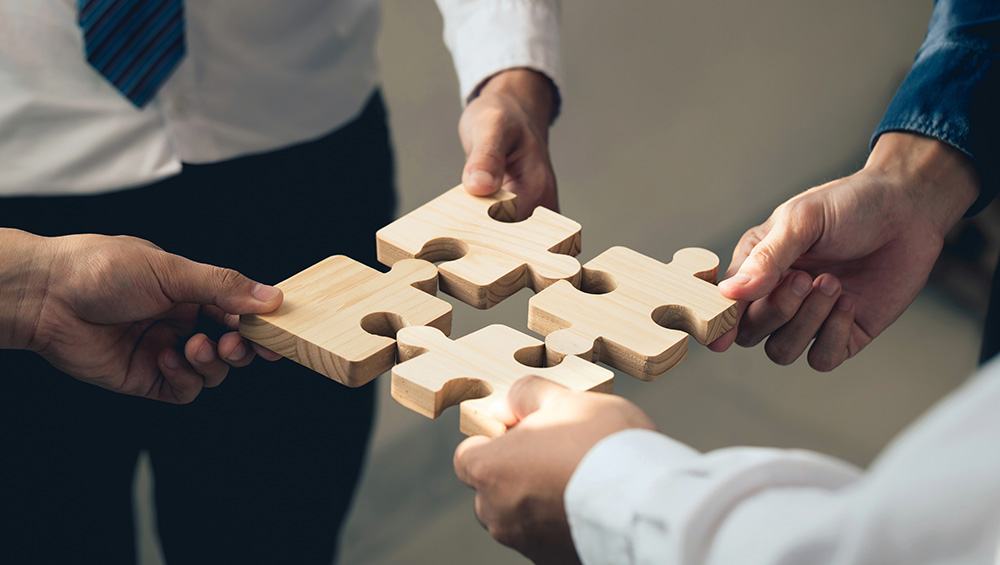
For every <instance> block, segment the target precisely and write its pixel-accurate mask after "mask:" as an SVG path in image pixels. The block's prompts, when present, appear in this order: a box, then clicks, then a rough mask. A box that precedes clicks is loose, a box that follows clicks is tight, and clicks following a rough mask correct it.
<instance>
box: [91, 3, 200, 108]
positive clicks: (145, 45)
mask: <svg viewBox="0 0 1000 565" xmlns="http://www.w3.org/2000/svg"><path fill="white" fill-rule="evenodd" d="M77 1H78V3H79V13H78V21H79V23H80V27H81V28H83V38H84V43H85V45H86V51H87V61H88V62H90V64H91V66H93V67H94V68H95V69H97V71H98V72H100V73H101V74H102V75H104V77H105V78H107V79H108V81H110V82H111V84H113V85H115V87H116V88H118V90H120V91H121V92H122V94H124V95H125V96H126V97H127V98H128V99H129V100H131V101H132V103H133V104H135V105H136V107H137V108H142V107H143V106H145V105H146V103H147V102H149V100H150V99H151V98H153V96H155V95H156V91H157V90H158V89H159V88H160V85H162V84H163V83H164V82H165V81H166V80H167V78H168V77H169V76H170V73H171V71H173V70H174V68H175V67H177V64H178V63H179V62H180V60H181V58H183V57H184V52H185V46H184V0H77Z"/></svg>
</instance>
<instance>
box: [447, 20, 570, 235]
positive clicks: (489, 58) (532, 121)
mask: <svg viewBox="0 0 1000 565" xmlns="http://www.w3.org/2000/svg"><path fill="white" fill-rule="evenodd" d="M438 6H439V8H440V9H441V13H442V15H443V16H444V20H445V31H444V35H445V43H446V44H447V45H448V48H449V49H450V50H451V53H452V57H453V59H454V61H455V68H456V70H457V72H458V77H459V83H460V89H461V93H462V100H463V103H466V104H467V106H466V107H465V110H464V112H463V113H462V118H461V120H460V122H459V136H460V137H461V139H462V147H463V148H464V150H465V154H466V165H465V168H464V169H463V172H462V183H463V184H464V185H465V187H466V189H467V190H469V192H471V193H473V194H481V195H486V194H492V193H493V192H496V191H497V190H498V189H499V188H504V189H506V190H509V191H511V192H514V193H515V194H518V196H519V199H518V216H519V219H523V218H526V217H528V216H529V215H530V214H531V211H532V210H533V209H534V208H535V207H536V206H546V207H548V208H552V209H557V208H558V200H557V197H556V181H555V174H554V173H553V171H552V163H551V161H550V159H549V153H548V128H549V124H550V123H551V122H552V121H553V120H554V119H555V116H556V115H557V114H558V107H559V100H560V98H559V91H558V87H557V83H558V81H559V77H560V72H561V71H560V66H559V65H560V63H559V27H558V24H559V11H560V9H559V3H558V2H557V1H555V0H545V1H542V0H536V1H531V0H517V1H513V2H510V1H498V0H479V1H477V2H468V1H459V0H438Z"/></svg>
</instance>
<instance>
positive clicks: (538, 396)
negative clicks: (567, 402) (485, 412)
mask: <svg viewBox="0 0 1000 565" xmlns="http://www.w3.org/2000/svg"><path fill="white" fill-rule="evenodd" d="M569 393H570V390H569V389H568V388H566V387H564V386H562V385H559V384H556V383H554V382H552V381H550V380H548V379H543V378H542V377H536V376H530V377H524V378H523V379H520V380H519V381H517V382H516V383H514V386H512V387H510V391H509V392H507V404H508V405H509V407H510V411H511V413H512V414H513V416H514V418H515V419H516V420H517V421H520V420H523V419H525V418H526V417H527V416H528V415H529V414H532V413H534V412H537V411H538V410H539V409H540V408H542V407H543V406H545V405H546V404H547V403H548V402H550V401H551V400H553V399H555V398H558V397H560V396H564V395H566V394H569Z"/></svg>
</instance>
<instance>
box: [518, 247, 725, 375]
mask: <svg viewBox="0 0 1000 565" xmlns="http://www.w3.org/2000/svg"><path fill="white" fill-rule="evenodd" d="M718 269H719V259H718V257H716V256H715V254H714V253H712V252H711V251H707V250H704V249H698V248H687V249H682V250H680V251H678V252H677V253H675V254H674V259H673V262H671V263H670V264H666V265H665V264H663V263H661V262H659V261H656V260H655V259H651V258H649V257H646V256H645V255H642V254H641V253H638V252H636V251H633V250H631V249H628V248H625V247H613V248H611V249H609V250H607V251H605V252H604V253H602V254H600V255H599V256H597V257H596V258H594V259H593V260H592V261H589V262H588V263H587V264H586V265H584V267H583V277H582V281H581V286H580V288H581V289H583V290H578V289H576V288H573V286H572V285H570V284H568V283H556V284H554V285H552V286H551V287H549V288H547V289H545V290H544V291H542V292H540V293H539V294H537V295H535V296H533V297H531V299H530V300H529V301H528V309H529V310H528V327H529V328H530V329H531V330H533V331H536V332H538V333H540V334H542V335H544V336H546V339H545V345H546V350H547V352H548V354H549V355H550V356H551V357H550V359H549V362H554V361H556V360H558V359H560V358H561V357H562V356H566V355H576V356H579V357H582V358H583V359H587V360H588V361H594V362H598V361H599V362H603V363H605V364H607V365H609V366H611V367H614V368H616V369H619V370H621V371H624V372H625V373H628V374H629V375H632V376H633V377H636V378H638V379H642V380H647V381H649V380H654V379H656V378H658V377H660V376H661V375H663V374H664V373H666V372H667V371H668V370H669V369H670V368H672V367H673V366H674V365H676V364H678V363H680V362H681V361H683V360H684V358H685V357H686V355H687V334H691V335H692V336H694V338H695V339H697V340H698V341H699V342H701V343H703V344H707V343H711V342H712V341H714V340H715V339H716V338H718V337H719V336H721V335H722V334H724V333H726V332H727V331H729V330H730V329H731V328H732V327H733V326H734V325H735V323H736V301H735V300H730V299H728V298H726V297H724V296H723V295H722V294H721V293H720V292H719V290H718V288H717V287H716V286H715V284H713V283H714V282H715V279H716V276H717V275H718Z"/></svg>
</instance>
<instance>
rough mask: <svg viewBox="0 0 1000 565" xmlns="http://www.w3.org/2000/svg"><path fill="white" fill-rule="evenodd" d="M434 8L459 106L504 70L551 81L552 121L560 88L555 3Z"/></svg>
mask: <svg viewBox="0 0 1000 565" xmlns="http://www.w3.org/2000/svg"><path fill="white" fill-rule="evenodd" d="M438 5H439V7H440V8H441V13H442V15H443V16H444V41H445V44H446V45H447V46H448V49H449V50H450V51H451V55H452V58H453V60H454V62H455V70H456V72H457V73H458V82H459V89H460V92H461V96H462V103H463V105H464V104H468V102H469V101H470V100H471V99H472V98H474V97H475V94H477V93H478V91H479V88H480V87H481V85H482V84H483V83H484V82H485V81H486V80H487V79H489V78H490V77H492V76H494V75H496V74H497V73H499V72H501V71H504V70H507V69H514V68H526V69H531V70H534V71H537V72H540V73H542V74H544V75H545V76H547V77H548V78H549V80H551V81H552V84H553V86H554V88H555V92H554V94H553V103H554V105H553V113H552V115H553V118H554V117H555V116H556V114H557V113H558V102H559V100H560V99H561V98H560V96H559V89H560V85H561V83H562V67H561V61H560V57H559V20H560V8H559V2H558V1H556V0H546V1H538V0H535V1H532V0H479V1H477V2H468V1H466V2H461V1H455V0H438Z"/></svg>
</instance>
